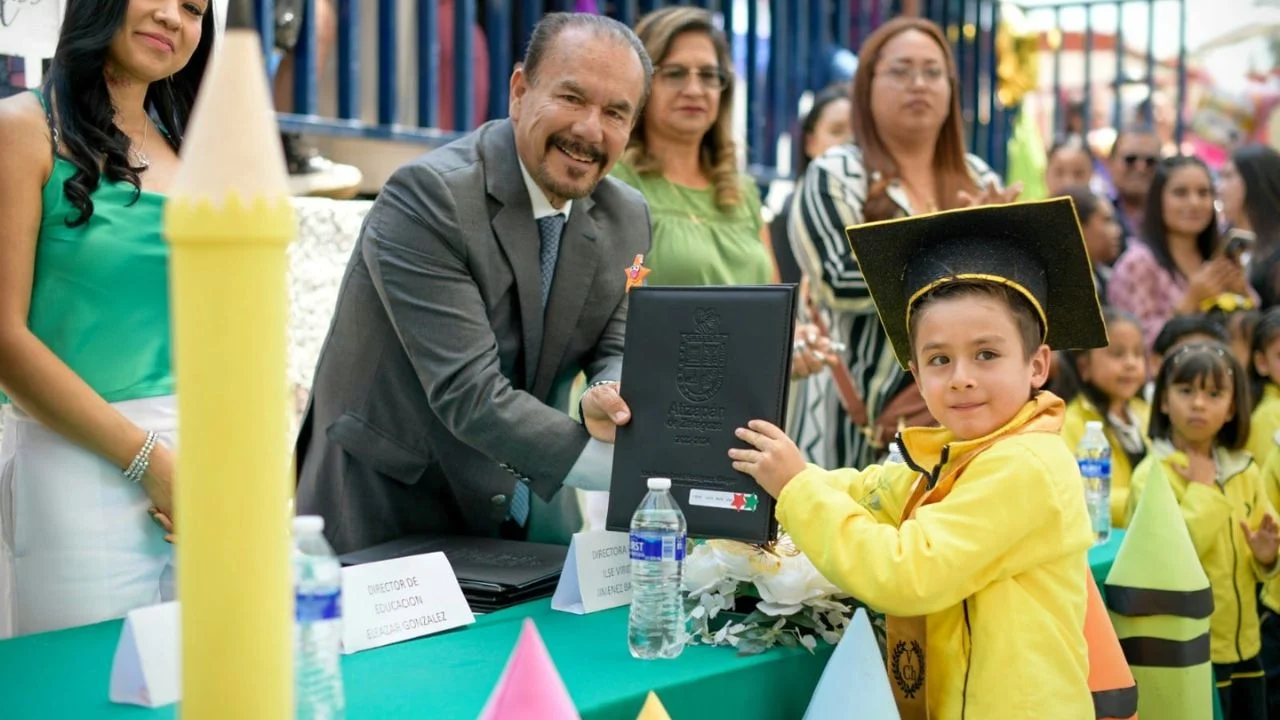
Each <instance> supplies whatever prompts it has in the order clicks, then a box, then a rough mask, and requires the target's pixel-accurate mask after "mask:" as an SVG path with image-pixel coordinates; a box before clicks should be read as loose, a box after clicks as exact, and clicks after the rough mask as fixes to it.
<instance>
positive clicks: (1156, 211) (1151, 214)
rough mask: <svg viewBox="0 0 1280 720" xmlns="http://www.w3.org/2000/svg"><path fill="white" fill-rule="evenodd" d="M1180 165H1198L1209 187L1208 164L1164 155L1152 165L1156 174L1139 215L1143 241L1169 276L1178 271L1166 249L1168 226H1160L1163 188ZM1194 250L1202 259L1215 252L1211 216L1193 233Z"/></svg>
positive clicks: (1215, 226) (1214, 223) (1215, 230)
mask: <svg viewBox="0 0 1280 720" xmlns="http://www.w3.org/2000/svg"><path fill="white" fill-rule="evenodd" d="M1184 167H1197V168H1200V169H1201V170H1202V171H1204V176H1205V177H1206V178H1207V179H1208V180H1209V183H1210V187H1212V183H1213V173H1211V172H1209V166H1208V165H1206V164H1205V163H1204V161H1203V160H1201V159H1200V158H1198V157H1196V156H1194V155H1177V156H1174V157H1170V158H1165V159H1164V160H1162V161H1160V164H1159V165H1157V166H1156V174H1155V176H1154V177H1152V178H1151V190H1150V191H1149V192H1147V212H1146V214H1145V215H1144V216H1143V218H1142V234H1143V239H1144V240H1146V241H1147V247H1148V248H1150V249H1151V254H1152V255H1155V256H1156V261H1157V262H1159V263H1160V267H1162V268H1164V269H1165V270H1166V271H1168V273H1169V274H1170V275H1172V276H1173V277H1178V276H1180V275H1182V271H1181V270H1179V269H1178V264H1177V263H1176V262H1174V261H1173V255H1172V254H1171V253H1170V252H1169V229H1168V228H1166V227H1165V225H1164V188H1165V186H1166V185H1168V184H1169V178H1171V177H1173V174H1174V173H1175V172H1177V171H1178V170H1181V169H1182V168H1184ZM1196 249H1197V250H1199V251H1200V257H1201V259H1203V260H1205V261H1208V260H1209V258H1211V257H1213V253H1214V252H1216V251H1217V249H1218V222H1217V219H1216V218H1212V217H1211V218H1210V219H1209V224H1208V225H1207V226H1205V228H1204V229H1203V230H1201V231H1200V234H1199V235H1197V236H1196Z"/></svg>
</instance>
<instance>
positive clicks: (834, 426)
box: [789, 145, 1000, 468]
mask: <svg viewBox="0 0 1280 720" xmlns="http://www.w3.org/2000/svg"><path fill="white" fill-rule="evenodd" d="M966 162H967V164H968V168H969V174H970V175H971V176H972V177H973V179H974V182H976V183H978V185H979V187H985V186H987V185H988V184H989V183H991V182H995V183H997V184H999V182H1000V179H999V177H998V176H997V175H996V174H995V173H994V172H993V171H992V170H991V168H990V167H988V166H987V164H986V163H985V162H983V161H982V160H981V159H980V158H978V157H977V156H974V155H969V156H967V157H966ZM869 185H870V183H869V181H868V179H867V176H866V171H865V169H864V167H863V163H862V150H861V148H859V147H858V146H856V145H840V146H837V147H834V148H831V149H830V150H828V151H827V152H826V153H824V154H823V155H822V156H821V157H819V158H817V159H815V160H814V161H813V162H812V163H810V165H809V168H808V170H807V171H806V172H805V175H804V177H803V178H802V179H801V180H800V184H799V186H798V187H797V188H796V193H795V195H794V196H793V198H792V200H791V202H792V205H791V224H790V228H789V230H790V233H789V234H790V238H791V248H792V251H793V252H794V253H795V256H796V260H797V262H799V264H800V269H801V270H802V271H803V273H804V274H805V275H806V276H808V278H809V283H810V286H809V293H810V297H811V298H812V300H813V302H814V303H815V305H816V306H817V307H819V308H821V310H822V312H823V314H824V315H825V317H826V321H827V325H828V327H829V328H830V330H831V335H832V340H835V341H839V342H843V343H844V344H845V346H846V349H845V352H844V362H845V364H846V365H847V366H848V367H849V371H850V373H851V374H852V376H853V383H854V387H855V388H856V389H857V391H858V396H859V397H861V398H862V399H863V401H864V402H865V403H866V406H867V413H868V416H869V418H868V422H869V424H870V425H871V426H872V427H874V425H875V421H876V418H878V417H879V416H880V411H881V410H882V409H883V408H884V406H885V404H886V403H887V402H888V401H889V400H890V399H891V398H892V397H893V396H894V395H896V394H897V393H898V391H899V390H900V389H901V388H903V387H905V384H906V383H908V382H911V378H910V376H909V375H908V373H907V372H906V371H904V370H902V369H901V368H900V367H899V365H898V361H897V359H896V358H895V357H894V354H893V350H892V349H891V348H890V347H889V339H888V337H887V336H886V335H885V333H884V329H883V328H882V327H881V326H880V319H879V317H878V316H877V315H876V309H875V305H874V304H873V303H872V301H871V295H870V294H869V293H868V292H867V284H866V282H865V281H864V280H863V277H862V272H861V271H860V270H859V269H858V261H857V260H856V259H854V256H853V251H852V250H851V249H850V247H849V241H848V240H847V239H846V238H845V233H844V229H845V228H846V227H848V226H850V225H860V224H862V222H863V215H862V207H863V204H864V203H865V202H866V200H867V188H868V187H869ZM887 192H888V194H889V198H890V199H891V200H893V202H894V203H895V204H897V205H898V207H899V208H901V209H902V211H903V212H904V213H906V214H907V215H911V214H913V212H912V209H911V206H910V203H909V201H908V199H907V193H906V191H905V189H904V188H903V187H902V186H901V185H900V184H899V183H898V182H897V181H894V182H893V183H891V184H890V185H889V187H888V190H887ZM793 408H794V410H793V412H792V417H791V422H790V427H789V434H790V435H791V437H792V438H794V439H795V441H796V444H797V445H799V446H800V451H801V452H802V453H803V454H804V456H805V459H806V460H807V461H809V462H812V463H815V464H817V465H820V466H822V467H827V468H836V467H856V468H862V467H865V466H867V465H870V464H871V463H874V462H877V461H878V460H880V456H881V455H882V453H883V452H884V451H883V450H881V449H877V448H874V447H872V446H871V444H870V443H869V442H868V437H867V435H866V434H865V433H864V432H863V429H862V428H859V427H854V426H853V423H851V422H850V420H849V416H848V414H847V413H846V412H845V409H844V407H843V406H842V405H841V404H840V399H839V396H838V395H837V394H836V392H835V387H834V385H833V383H832V380H831V375H830V373H819V374H817V375H813V376H811V377H810V378H809V379H808V380H806V381H803V382H801V383H798V384H797V387H796V398H795V402H794V404H793Z"/></svg>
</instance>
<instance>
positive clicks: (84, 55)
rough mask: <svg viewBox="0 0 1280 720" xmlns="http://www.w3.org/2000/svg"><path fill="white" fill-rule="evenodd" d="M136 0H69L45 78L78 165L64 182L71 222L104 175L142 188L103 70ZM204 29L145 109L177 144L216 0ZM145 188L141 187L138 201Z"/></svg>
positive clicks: (81, 219)
mask: <svg viewBox="0 0 1280 720" xmlns="http://www.w3.org/2000/svg"><path fill="white" fill-rule="evenodd" d="M128 8H129V0H70V2H69V3H68V4H67V9H66V15H65V17H64V18H63V21H62V32H61V34H60V35H59V37H58V49H57V51H55V53H54V56H53V63H52V64H51V66H50V68H49V75H48V78H47V79H46V81H45V84H44V92H45V97H46V99H47V101H48V102H49V104H50V107H51V108H52V111H53V118H54V123H55V126H56V128H57V138H56V140H55V142H56V144H57V145H60V147H55V149H56V150H60V152H61V153H62V156H63V157H64V158H66V160H67V161H68V162H70V163H71V164H72V165H74V166H75V168H76V172H75V174H74V175H72V176H71V179H70V180H68V181H67V182H66V184H65V185H64V186H63V192H64V193H65V194H66V196H67V200H68V201H69V202H70V203H71V204H72V206H74V207H75V208H76V210H78V211H79V214H78V215H76V216H75V217H73V218H69V219H68V220H67V224H68V225H69V226H71V227H75V226H77V225H82V224H84V223H86V222H88V221H89V218H90V217H92V216H93V199H92V197H91V196H92V194H93V192H94V191H95V190H97V189H98V184H99V183H100V182H101V181H102V177H103V175H105V176H106V178H107V179H108V180H109V181H111V182H121V181H124V182H128V183H130V184H132V185H133V186H134V187H135V188H137V189H138V193H140V192H141V189H142V183H141V180H140V179H139V178H138V170H139V169H141V168H134V167H131V166H130V164H129V146H130V141H129V137H128V136H127V135H125V133H124V131H122V130H121V129H120V128H119V127H117V126H116V124H115V121H114V118H115V112H116V111H115V108H114V107H113V106H112V105H111V96H110V94H108V92H107V81H106V77H105V76H104V74H103V70H104V67H105V65H106V62H107V52H108V48H109V46H110V45H111V40H112V38H114V37H115V34H116V31H117V30H119V29H120V26H121V25H122V24H123V23H124V18H125V11H126V10H128ZM201 26H202V30H201V32H202V34H201V38H200V44H199V45H198V46H196V49H195V52H194V53H192V55H191V60H190V61H189V62H187V64H186V66H185V67H183V68H182V69H181V70H179V71H178V72H176V73H174V74H173V75H172V76H171V77H169V78H167V79H165V80H161V81H159V82H154V83H151V87H149V88H148V89H147V98H146V101H145V102H146V110H147V111H149V112H150V113H152V115H153V116H154V117H155V120H156V123H157V125H158V126H159V128H160V129H161V130H162V131H163V134H164V136H165V139H166V140H167V141H168V143H169V145H170V146H172V147H173V149H174V151H175V152H176V151H177V150H179V149H180V148H181V146H182V135H183V132H184V131H185V130H186V127H187V120H188V119H189V118H190V116H191V106H192V105H193V104H194V103H195V99H196V91H197V90H198V89H199V87H200V80H201V78H203V77H204V70H205V65H206V64H207V63H208V61H209V55H210V52H211V48H212V47H213V39H214V38H213V35H214V32H215V30H214V13H213V1H212V0H211V2H210V3H209V6H208V7H207V8H206V11H205V14H204V17H203V18H201ZM137 197H138V194H135V195H134V200H135V202H136V200H137Z"/></svg>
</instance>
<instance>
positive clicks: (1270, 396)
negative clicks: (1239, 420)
mask: <svg viewBox="0 0 1280 720" xmlns="http://www.w3.org/2000/svg"><path fill="white" fill-rule="evenodd" d="M1277 432H1280V385H1276V384H1275V383H1273V382H1268V383H1267V384H1266V385H1264V386H1263V388H1262V399H1261V400H1259V401H1258V404H1257V405H1256V406H1254V408H1253V414H1252V415H1250V416H1249V441H1248V442H1247V443H1245V446H1244V447H1245V449H1246V450H1248V451H1249V454H1250V455H1252V456H1253V461H1254V462H1256V463H1257V464H1258V466H1259V467H1263V466H1265V465H1266V464H1267V458H1269V457H1271V449H1272V448H1274V447H1275V446H1276V441H1275V437H1276V433H1277Z"/></svg>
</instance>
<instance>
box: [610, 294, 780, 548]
mask: <svg viewBox="0 0 1280 720" xmlns="http://www.w3.org/2000/svg"><path fill="white" fill-rule="evenodd" d="M795 301H796V288H795V286H794V285H762V286H744V285H737V286H714V287H639V288H635V289H634V290H632V291H631V293H630V306H629V309H628V313H627V335H626V346H625V350H624V355H623V363H622V380H621V382H622V385H621V389H622V396H623V398H624V399H625V400H626V401H627V405H628V406H629V407H630V409H631V422H630V423H628V424H627V425H624V426H622V427H619V428H618V435H617V445H616V446H615V448H614V455H613V476H612V485H611V487H610V494H609V510H608V518H607V527H608V529H609V530H619V531H626V530H628V529H629V528H630V524H631V516H632V514H634V513H635V510H636V508H637V507H638V506H639V505H640V501H641V500H642V499H643V498H644V495H645V493H646V492H648V490H647V480H648V478H651V477H666V478H670V479H671V492H672V495H673V497H674V498H675V500H676V502H677V503H679V505H680V509H681V510H682V511H683V512H684V515H685V519H686V521H687V522H688V524H689V535H690V536H693V537H712V538H729V539H734V540H743V541H746V542H752V543H764V542H768V541H770V540H772V539H774V537H775V536H776V535H777V529H778V527H777V521H776V520H775V519H774V513H773V509H774V501H773V498H771V497H769V495H768V494H767V493H765V492H764V491H763V490H762V489H761V488H760V486H759V485H757V484H756V482H755V480H753V479H752V478H751V477H750V476H748V475H744V474H742V473H739V472H737V471H735V470H734V469H733V466H732V465H731V461H730V459H729V456H728V451H729V448H731V447H747V445H746V444H745V443H743V442H742V441H741V440H739V439H738V438H737V437H736V436H735V435H734V430H735V429H736V428H739V427H745V426H746V424H747V421H749V420H752V419H761V420H768V421H769V422H771V423H773V424H775V425H778V426H780V427H781V426H782V423H783V418H784V416H785V413H786V407H787V392H788V389H789V386H790V375H791V352H792V342H793V335H794V332H795Z"/></svg>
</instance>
